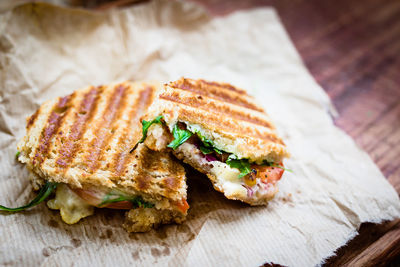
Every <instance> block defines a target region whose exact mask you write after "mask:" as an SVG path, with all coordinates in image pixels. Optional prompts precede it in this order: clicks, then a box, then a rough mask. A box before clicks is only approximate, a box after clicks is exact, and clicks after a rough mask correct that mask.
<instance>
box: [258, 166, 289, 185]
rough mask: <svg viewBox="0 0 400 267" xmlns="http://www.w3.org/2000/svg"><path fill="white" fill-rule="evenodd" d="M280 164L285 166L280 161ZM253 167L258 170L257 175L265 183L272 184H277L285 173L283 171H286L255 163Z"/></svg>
mask: <svg viewBox="0 0 400 267" xmlns="http://www.w3.org/2000/svg"><path fill="white" fill-rule="evenodd" d="M279 166H282V167H283V164H282V163H280V164H279ZM251 168H253V169H255V170H256V171H257V174H256V175H257V177H259V178H260V179H261V181H262V182H263V183H271V184H275V183H276V182H277V181H279V180H280V179H281V177H282V175H283V172H284V171H285V170H284V169H281V168H279V167H273V166H260V165H253V166H251Z"/></svg>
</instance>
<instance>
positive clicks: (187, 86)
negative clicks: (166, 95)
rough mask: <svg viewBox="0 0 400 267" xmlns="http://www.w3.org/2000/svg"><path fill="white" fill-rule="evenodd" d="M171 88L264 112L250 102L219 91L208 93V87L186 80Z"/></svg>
mask: <svg viewBox="0 0 400 267" xmlns="http://www.w3.org/2000/svg"><path fill="white" fill-rule="evenodd" d="M171 87H172V88H174V89H180V90H186V91H191V92H193V93H195V94H199V95H202V96H207V97H209V98H213V99H216V100H220V101H223V102H229V103H231V104H234V105H238V106H242V107H245V108H249V109H252V110H256V111H259V112H263V110H262V109H260V108H259V107H257V106H256V105H254V104H252V103H249V102H247V101H245V100H244V99H235V98H233V97H232V96H230V95H229V94H227V93H226V92H223V91H219V92H218V91H215V92H212V91H208V92H207V90H208V89H207V87H204V86H201V84H200V85H198V84H197V83H196V84H191V83H189V82H187V81H186V80H185V81H184V82H183V83H175V84H172V85H171ZM243 95H244V94H243Z"/></svg>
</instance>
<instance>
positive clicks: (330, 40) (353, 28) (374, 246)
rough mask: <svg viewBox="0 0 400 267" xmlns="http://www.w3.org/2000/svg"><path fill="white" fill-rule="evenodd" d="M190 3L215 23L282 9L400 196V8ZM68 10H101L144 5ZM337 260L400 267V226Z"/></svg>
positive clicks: (278, 1)
mask: <svg viewBox="0 0 400 267" xmlns="http://www.w3.org/2000/svg"><path fill="white" fill-rule="evenodd" d="M64 1H65V0H64ZM191 1H194V2H198V3H200V4H201V5H203V6H205V7H206V8H207V9H208V10H209V11H210V13H211V14H213V15H215V16H223V15H226V14H229V13H231V12H234V11H236V10H241V9H248V8H256V7H259V6H273V7H275V8H276V10H277V11H278V13H279V15H280V18H281V20H282V22H283V24H284V25H285V27H286V30H287V31H288V33H289V35H290V37H291V38H292V40H293V42H294V44H295V46H296V48H297V50H298V51H299V52H300V54H301V56H302V58H303V60H304V62H305V64H306V66H307V67H308V69H309V70H310V72H311V73H312V75H313V76H314V78H315V79H316V80H317V82H318V83H319V84H320V85H321V86H322V88H324V89H325V90H326V92H327V93H328V94H329V96H330V97H331V99H332V101H333V103H334V105H335V106H336V108H337V110H338V112H339V116H338V117H337V118H336V119H335V123H336V125H337V126H339V127H340V128H342V129H343V130H344V131H346V132H347V133H348V134H349V135H350V136H352V137H353V138H354V140H355V141H356V143H357V144H358V145H359V146H360V147H361V148H363V149H364V150H365V151H367V152H368V153H369V155H370V156H371V157H372V159H373V160H374V161H375V163H376V164H377V165H378V166H379V168H380V169H381V170H382V172H383V173H384V175H385V177H386V178H387V179H388V181H389V182H390V183H391V184H392V185H393V186H394V188H395V189H396V190H397V192H398V193H400V1H399V0H364V1H359V0H336V1H333V0H249V1H243V0H191ZM67 2H68V1H67ZM69 2H70V4H72V5H74V6H84V7H87V8H93V9H100V10H101V9H107V8H110V7H121V6H126V5H131V4H133V3H135V2H142V1H140V0H139V1H138V0H116V1H107V0H88V1H85V0H70V1H69ZM336 253H337V255H336V256H335V257H332V258H330V259H328V260H327V262H326V264H325V265H326V266H400V220H395V221H392V222H386V223H383V224H380V225H375V224H370V223H366V224H363V225H362V226H361V228H360V230H359V235H358V236H357V237H356V238H354V239H353V240H352V241H351V242H349V243H348V244H347V245H346V246H344V247H342V248H340V249H339V250H338V251H336ZM266 266H276V265H274V264H273V263H268V264H266Z"/></svg>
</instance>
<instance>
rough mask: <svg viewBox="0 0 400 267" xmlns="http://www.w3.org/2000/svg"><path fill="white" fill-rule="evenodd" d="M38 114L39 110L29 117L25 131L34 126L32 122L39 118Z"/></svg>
mask: <svg viewBox="0 0 400 267" xmlns="http://www.w3.org/2000/svg"><path fill="white" fill-rule="evenodd" d="M39 112H40V108H39V109H38V110H36V112H35V113H34V114H33V115H32V116H30V117H29V119H28V122H27V124H26V129H27V130H29V129H30V128H31V127H32V125H33V124H34V122H35V121H36V119H37V117H38V116H39Z"/></svg>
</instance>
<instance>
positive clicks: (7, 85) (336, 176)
mask: <svg viewBox="0 0 400 267" xmlns="http://www.w3.org/2000/svg"><path fill="white" fill-rule="evenodd" d="M0 69H1V74H0V75H1V76H0V77H1V78H0V86H1V99H0V101H1V106H0V148H1V151H0V157H1V165H0V167H1V176H0V185H1V186H0V196H1V197H0V198H1V203H2V204H5V205H9V206H17V205H18V204H22V203H25V202H26V201H27V200H29V199H31V198H32V197H33V196H34V193H32V188H31V186H30V185H29V181H28V174H27V171H26V170H25V168H24V166H22V165H20V164H18V163H17V162H16V161H15V159H14V155H15V153H16V146H15V145H16V142H17V140H18V139H19V138H21V137H22V136H23V135H24V133H25V129H24V128H25V117H26V116H28V115H30V114H31V113H33V112H34V111H35V110H36V108H37V107H38V106H39V105H40V104H41V103H42V102H43V101H45V100H47V99H50V98H53V97H56V96H60V95H65V94H68V93H70V92H72V91H73V90H75V89H78V88H80V87H83V86H86V85H88V84H94V85H99V84H105V83H109V82H111V81H120V80H125V79H132V80H141V79H158V80H161V81H170V80H173V79H178V78H180V77H181V76H186V77H192V78H205V79H210V80H217V81H226V82H230V83H232V84H234V85H237V86H239V87H243V88H246V89H248V90H249V93H250V94H252V95H254V96H256V98H257V100H258V101H259V102H260V103H261V104H262V105H263V106H264V107H265V109H266V110H267V112H268V113H269V114H270V115H271V117H272V118H273V119H274V121H275V122H276V124H277V126H278V130H279V132H280V133H281V135H282V136H283V137H284V140H285V141H286V143H287V145H288V148H289V150H290V151H291V153H292V158H291V159H290V160H287V161H286V165H287V166H288V168H290V169H292V170H293V173H289V172H285V175H284V177H283V178H282V180H281V181H280V182H279V186H280V192H279V193H278V195H277V196H276V198H275V199H274V200H273V201H271V202H270V204H269V205H268V206H267V207H249V206H247V205H244V204H241V203H238V202H235V201H229V200H226V199H225V198H224V197H223V196H222V195H221V194H220V193H217V192H215V191H214V190H213V189H212V187H211V185H210V182H209V181H208V180H207V179H206V178H205V177H204V176H202V175H199V174H197V173H196V172H195V171H192V170H189V173H188V179H189V181H188V184H189V203H190V205H191V209H190V215H189V217H188V220H187V222H186V223H184V224H182V225H170V226H163V227H162V228H161V229H159V230H158V231H152V232H150V233H146V234H128V233H126V232H125V231H124V230H123V229H122V227H121V224H122V221H123V212H118V211H106V210H97V212H96V214H95V215H94V216H91V217H88V218H86V219H84V220H83V221H82V222H81V223H79V224H76V225H71V226H69V225H66V224H64V223H62V222H61V220H60V216H59V214H58V212H57V211H50V210H48V209H47V207H46V206H45V205H44V204H42V205H41V206H38V207H36V208H34V209H32V210H30V211H27V212H24V213H18V214H12V215H5V214H1V215H0V265H24V266H29V265H30V266H38V265H45V266H57V265H59V266H72V265H74V266H89V265H90V266H100V265H102V266H105V265H108V266H128V265H138V266H158V265H170V266H179V265H185V266H211V265H213V266H216V265H218V266H258V265H260V264H263V263H265V262H274V263H279V264H283V265H289V266H311V265H315V264H319V263H321V262H322V261H323V259H324V258H326V257H328V256H330V255H332V254H333V252H334V251H335V250H336V249H337V248H338V247H340V246H342V245H344V244H345V243H346V242H347V241H348V240H349V239H351V238H352V237H354V236H355V235H356V234H357V229H358V228H359V226H360V224H361V223H362V222H381V221H382V220H391V219H394V218H397V217H399V216H400V202H399V198H398V195H397V193H396V192H395V191H394V189H393V188H392V187H391V186H390V185H389V183H388V182H387V181H386V180H385V178H384V177H383V176H382V174H381V173H380V171H379V169H378V168H377V167H376V166H375V165H374V163H373V162H372V161H371V159H370V158H369V157H368V156H367V154H366V153H364V152H363V151H362V150H360V148H358V147H357V146H356V145H355V143H354V142H353V141H352V139H351V138H350V137H348V136H347V135H346V134H344V133H343V132H342V131H341V130H339V129H338V128H336V127H335V126H334V124H333V122H332V119H331V117H330V115H329V114H328V111H329V110H330V109H331V103H330V100H329V98H328V97H327V95H326V94H325V93H324V91H323V90H322V89H321V88H320V87H319V86H318V85H317V84H316V82H315V81H314V80H313V79H312V77H311V76H310V75H309V73H308V72H307V70H306V69H305V67H304V65H303V64H302V62H301V59H300V57H299V56H298V54H297V52H296V51H295V49H294V47H293V45H292V44H291V42H290V40H289V38H288V36H287V34H286V33H285V30H284V29H283V27H282V25H281V23H280V22H279V19H278V17H277V15H276V13H275V11H274V10H273V9H268V8H262V9H255V10H249V11H242V12H237V13H234V14H232V15H229V16H227V17H221V18H211V17H209V16H208V15H207V14H206V13H205V12H204V11H203V10H202V9H201V8H199V7H197V6H194V5H192V4H182V3H174V2H159V1H157V2H152V3H149V4H142V5H138V6H135V7H132V8H128V9H126V10H120V11H116V10H112V11H109V12H107V13H89V12H87V11H82V10H71V9H64V8H59V7H53V6H50V5H42V4H27V5H23V6H20V7H17V8H15V9H14V10H12V11H10V12H8V13H5V14H3V15H1V17H0Z"/></svg>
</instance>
